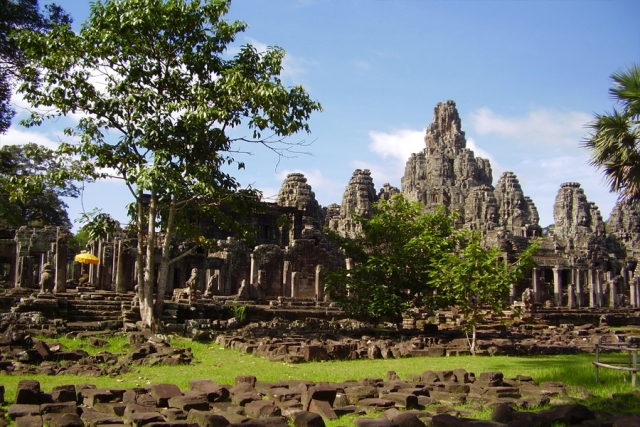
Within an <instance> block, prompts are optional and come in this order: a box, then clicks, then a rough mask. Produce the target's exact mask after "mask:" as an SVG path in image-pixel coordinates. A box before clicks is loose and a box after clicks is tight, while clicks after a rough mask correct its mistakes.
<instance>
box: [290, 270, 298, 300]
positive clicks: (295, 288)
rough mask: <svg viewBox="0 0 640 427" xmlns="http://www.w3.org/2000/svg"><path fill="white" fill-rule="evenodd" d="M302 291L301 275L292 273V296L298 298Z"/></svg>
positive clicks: (295, 272)
mask: <svg viewBox="0 0 640 427" xmlns="http://www.w3.org/2000/svg"><path fill="white" fill-rule="evenodd" d="M299 290H300V273H299V272H297V271H294V272H292V273H291V296H292V297H294V298H295V297H297V296H298V291H299Z"/></svg>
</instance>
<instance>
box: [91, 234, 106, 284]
mask: <svg viewBox="0 0 640 427" xmlns="http://www.w3.org/2000/svg"><path fill="white" fill-rule="evenodd" d="M94 254H95V255H96V256H97V257H98V259H99V260H100V261H99V262H98V264H97V265H96V269H95V272H96V280H95V282H93V286H95V288H96V289H104V287H103V285H104V284H103V283H102V276H103V270H104V244H103V242H102V239H100V240H99V241H98V251H97V252H94Z"/></svg>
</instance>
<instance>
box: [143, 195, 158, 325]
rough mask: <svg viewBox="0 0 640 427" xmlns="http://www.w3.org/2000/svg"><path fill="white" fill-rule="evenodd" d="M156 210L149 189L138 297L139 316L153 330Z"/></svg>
mask: <svg viewBox="0 0 640 427" xmlns="http://www.w3.org/2000/svg"><path fill="white" fill-rule="evenodd" d="M157 211H158V196H157V194H156V191H155V189H152V190H151V203H150V204H149V214H148V217H147V218H148V223H147V230H148V231H147V256H146V260H145V264H144V283H143V287H144V290H143V296H144V298H141V299H140V318H141V319H142V322H143V323H144V325H145V326H147V327H149V328H151V330H152V331H153V332H155V329H156V324H155V316H154V314H155V313H154V311H153V291H154V289H155V284H156V283H155V282H156V280H155V271H154V267H155V262H154V261H155V260H154V254H155V241H156V227H155V225H156V214H157Z"/></svg>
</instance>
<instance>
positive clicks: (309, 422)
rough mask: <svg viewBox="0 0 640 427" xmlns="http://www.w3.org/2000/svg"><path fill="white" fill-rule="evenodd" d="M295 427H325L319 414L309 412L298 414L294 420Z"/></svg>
mask: <svg viewBox="0 0 640 427" xmlns="http://www.w3.org/2000/svg"><path fill="white" fill-rule="evenodd" d="M293 425H294V426H295V427H325V423H324V420H323V419H322V417H321V416H320V415H319V414H314V413H313V412H308V411H300V412H297V413H296V414H295V415H294V418H293Z"/></svg>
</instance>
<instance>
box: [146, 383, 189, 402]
mask: <svg viewBox="0 0 640 427" xmlns="http://www.w3.org/2000/svg"><path fill="white" fill-rule="evenodd" d="M149 394H150V395H151V396H153V397H154V399H156V406H159V407H167V406H168V403H169V399H171V398H172V397H176V396H182V391H180V388H179V387H178V386H177V385H175V384H154V385H152V386H151V388H150V389H149Z"/></svg>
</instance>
